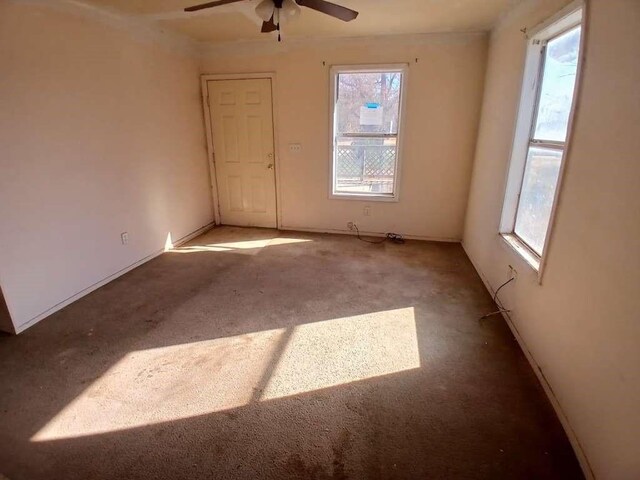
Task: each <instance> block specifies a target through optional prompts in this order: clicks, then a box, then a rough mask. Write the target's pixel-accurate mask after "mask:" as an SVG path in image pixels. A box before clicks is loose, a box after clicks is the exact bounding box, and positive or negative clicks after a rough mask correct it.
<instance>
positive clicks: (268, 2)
mask: <svg viewBox="0 0 640 480" xmlns="http://www.w3.org/2000/svg"><path fill="white" fill-rule="evenodd" d="M275 9H276V7H275V5H274V3H273V0H262V2H260V3H259V4H258V6H257V7H256V15H258V17H260V19H261V20H262V21H263V22H268V21H269V20H270V19H271V17H272V16H273V14H274V11H275Z"/></svg>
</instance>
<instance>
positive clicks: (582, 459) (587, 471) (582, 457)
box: [461, 242, 595, 480]
mask: <svg viewBox="0 0 640 480" xmlns="http://www.w3.org/2000/svg"><path fill="white" fill-rule="evenodd" d="M461 245H462V248H463V249H464V251H465V253H466V254H467V257H468V258H469V260H470V261H471V264H472V265H473V267H474V268H475V270H476V272H478V275H479V276H480V279H481V280H482V283H484V286H485V287H486V289H487V290H488V291H489V293H490V294H491V296H494V295H495V291H494V290H493V287H492V286H491V285H490V284H489V281H488V280H487V278H486V277H485V275H484V273H483V272H482V270H480V268H479V267H478V264H477V263H476V262H475V261H474V259H473V258H472V257H471V255H470V254H469V251H468V250H467V249H466V248H465V246H464V242H461ZM500 308H501V309H503V308H502V307H501V306H500ZM502 317H503V318H504V320H505V322H506V323H507V325H508V327H509V330H511V333H512V334H513V336H514V337H515V339H516V340H517V342H518V345H519V346H520V350H522V351H523V352H524V356H525V357H526V359H527V361H528V362H529V365H531V368H532V369H533V371H534V372H535V374H536V377H538V380H539V382H540V384H541V385H542V388H543V389H544V392H545V393H546V394H547V398H549V401H550V402H551V405H552V406H553V409H554V411H555V412H556V415H557V416H558V419H559V420H560V423H561V424H562V428H563V429H564V431H565V433H566V434H567V438H568V439H569V442H570V443H571V446H572V447H573V451H574V452H575V454H576V457H577V459H578V462H579V463H580V467H581V468H582V472H583V473H584V476H585V478H587V480H594V479H595V475H594V473H593V470H592V469H591V465H590V464H589V460H588V458H587V456H586V454H585V453H584V450H583V448H582V445H581V444H580V440H579V439H578V436H577V435H576V433H575V431H574V430H573V427H572V426H571V423H570V422H569V419H568V418H567V415H566V414H565V413H564V410H563V409H562V405H560V402H559V401H558V398H557V397H556V395H555V393H554V392H553V388H552V387H551V385H550V384H549V382H548V381H547V378H546V377H545V376H544V372H543V371H542V368H541V367H540V365H539V364H538V362H537V361H536V359H535V357H534V356H533V354H532V353H531V350H529V347H528V346H527V343H526V342H525V341H524V339H523V338H522V337H521V336H520V332H518V328H517V327H516V326H515V324H514V323H513V320H512V319H511V317H510V316H509V314H508V313H506V312H503V313H502Z"/></svg>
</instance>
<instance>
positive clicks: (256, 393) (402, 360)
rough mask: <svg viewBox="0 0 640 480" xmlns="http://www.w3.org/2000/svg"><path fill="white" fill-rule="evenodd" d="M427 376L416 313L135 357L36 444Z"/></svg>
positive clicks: (313, 326) (71, 405) (60, 415)
mask: <svg viewBox="0 0 640 480" xmlns="http://www.w3.org/2000/svg"><path fill="white" fill-rule="evenodd" d="M419 367H420V356H419V351H418V343H417V336H416V326H415V317H414V311H413V308H403V309H397V310H389V311H383V312H376V313H370V314H366V315H358V316H354V317H345V318H339V319H335V320H327V321H323V322H317V323H311V324H305V325H299V326H296V327H291V328H281V329H275V330H265V331H262V332H255V333H248V334H244V335H237V336H233V337H225V338H218V339H213V340H206V341H202V342H194V343H188V344H182V345H172V346H166V347H159V348H152V349H148V350H140V351H134V352H131V353H129V354H127V355H126V356H125V357H124V358H122V359H121V360H120V361H119V362H118V363H116V364H115V365H114V366H113V367H111V368H110V369H109V370H108V371H107V372H106V373H105V374H104V375H103V376H102V377H100V378H99V379H98V380H96V381H95V382H94V383H93V384H92V385H91V386H90V387H89V388H87V389H86V390H85V391H84V392H83V393H82V394H81V395H79V396H78V397H77V398H76V399H74V400H73V401H72V402H71V403H69V404H68V405H67V406H66V407H65V408H64V409H63V410H62V411H60V412H59V413H58V414H57V415H56V416H55V417H54V418H53V419H51V421H49V422H48V423H47V424H46V425H45V426H44V427H43V428H42V429H41V430H40V431H39V432H37V433H36V434H35V435H34V436H33V437H32V438H31V440H32V441H35V442H41V441H49V440H55V439H62V438H73V437H81V436H88V435H94V434H98V433H106V432H112V431H117V430H124V429H128V428H134V427H141V426H145V425H151V424H156V423H161V422H169V421H172V420H177V419H182V418H188V417H193V416H197V415H203V414H207V413H213V412H218V411H221V410H227V409H231V408H236V407H241V406H243V405H248V404H249V403H252V402H258V401H264V400H273V399H277V398H281V397H285V396H289V395H295V394H300V393H304V392H311V391H314V390H318V389H321V388H327V387H334V386H337V385H344V384H348V383H351V382H355V381H358V380H364V379H368V378H373V377H378V376H381V375H388V374H392V373H396V372H401V371H405V370H410V369H415V368H419Z"/></svg>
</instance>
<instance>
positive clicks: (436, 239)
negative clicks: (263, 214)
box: [278, 225, 460, 243]
mask: <svg viewBox="0 0 640 480" xmlns="http://www.w3.org/2000/svg"><path fill="white" fill-rule="evenodd" d="M278 230H282V231H289V232H309V233H335V234H338V235H352V236H355V235H357V234H356V232H353V231H351V230H340V229H332V228H310V227H289V226H285V225H281V226H279V227H278ZM398 233H401V234H402V232H398ZM360 235H365V236H367V237H384V236H385V235H386V233H380V232H366V231H364V230H360ZM402 236H403V237H404V238H406V239H407V240H423V241H427V242H447V243H451V242H454V243H460V239H459V238H447V237H428V236H423V235H404V234H402Z"/></svg>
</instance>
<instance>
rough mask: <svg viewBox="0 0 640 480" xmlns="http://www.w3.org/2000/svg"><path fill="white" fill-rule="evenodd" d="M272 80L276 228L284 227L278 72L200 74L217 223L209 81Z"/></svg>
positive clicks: (216, 211)
mask: <svg viewBox="0 0 640 480" xmlns="http://www.w3.org/2000/svg"><path fill="white" fill-rule="evenodd" d="M256 79H264V80H271V116H272V121H273V164H274V169H275V176H274V177H275V189H276V228H277V229H278V230H280V229H281V228H282V201H281V195H280V190H281V189H280V185H281V183H280V149H279V142H278V114H277V111H278V110H277V108H276V107H277V104H278V101H277V97H276V88H275V85H276V74H275V72H265V73H220V74H208V73H207V74H202V75H200V83H201V91H202V108H203V110H204V123H205V130H206V132H205V133H206V135H207V158H208V161H209V173H210V175H211V197H212V199H213V217H214V221H215V224H216V225H220V224H221V220H220V197H219V194H218V181H217V176H216V162H215V148H214V145H213V130H212V127H213V122H212V120H211V106H210V105H209V87H208V86H207V82H209V81H211V80H256Z"/></svg>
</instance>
